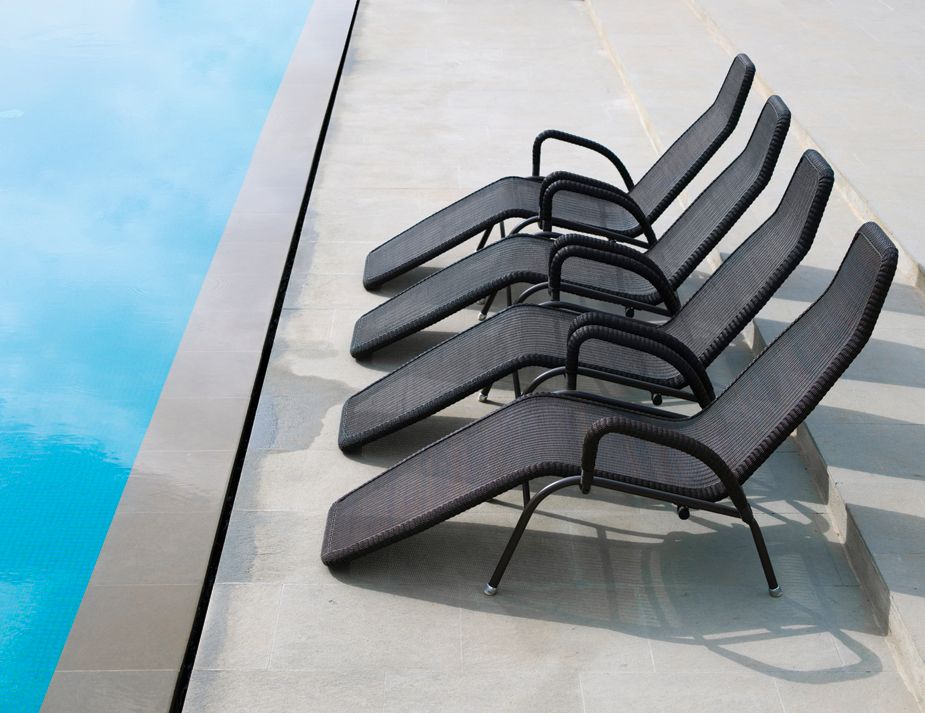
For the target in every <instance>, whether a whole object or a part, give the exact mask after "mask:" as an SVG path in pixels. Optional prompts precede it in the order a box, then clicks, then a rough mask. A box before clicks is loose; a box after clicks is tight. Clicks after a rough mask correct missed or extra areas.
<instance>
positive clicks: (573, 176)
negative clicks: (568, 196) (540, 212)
mask: <svg viewBox="0 0 925 713" xmlns="http://www.w3.org/2000/svg"><path fill="white" fill-rule="evenodd" d="M556 181H575V182H576V183H583V184H584V185H586V186H592V187H594V188H601V189H603V190H605V191H613V192H614V193H619V194H620V195H622V196H626V197H627V198H629V199H630V200H633V198H632V196H630V194H629V193H627V192H626V191H624V190H623V189H622V188H617V187H616V186H614V185H612V184H610V183H607V182H606V181H601V180H598V179H597V178H589V177H588V176H582V175H581V174H580V173H572V172H571V171H553V172H552V173H550V174H549V175H548V176H546V177H545V178H543V181H542V182H541V183H540V200H539V206H538V208H539V207H541V206H542V205H543V198H544V196H545V195H546V191H547V190H548V189H549V187H550V186H551V185H552V184H553V183H555V182H556ZM634 202H635V201H634Z"/></svg>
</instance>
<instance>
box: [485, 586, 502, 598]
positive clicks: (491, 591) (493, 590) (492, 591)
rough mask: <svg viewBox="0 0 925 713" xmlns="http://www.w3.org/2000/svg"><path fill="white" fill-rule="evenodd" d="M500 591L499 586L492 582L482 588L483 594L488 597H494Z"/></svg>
mask: <svg viewBox="0 0 925 713" xmlns="http://www.w3.org/2000/svg"><path fill="white" fill-rule="evenodd" d="M497 593H498V588H497V587H492V586H491V585H490V584H486V585H485V588H484V589H483V590H482V594H484V595H485V596H486V597H493V596H495V595H496V594H497Z"/></svg>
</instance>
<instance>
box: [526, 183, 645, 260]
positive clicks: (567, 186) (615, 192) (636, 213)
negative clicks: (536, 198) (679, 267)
mask: <svg viewBox="0 0 925 713" xmlns="http://www.w3.org/2000/svg"><path fill="white" fill-rule="evenodd" d="M605 185H606V184H605ZM561 191H566V192H568V193H578V194H581V195H585V196H590V197H591V198H597V199H598V200H601V201H607V202H608V203H613V204H615V205H618V206H620V207H621V208H623V210H625V211H626V212H627V213H629V214H630V215H631V216H633V218H635V219H636V222H637V224H638V230H633V231H627V232H626V234H625V235H626V237H633V236H634V235H638V234H639V233H640V232H641V233H643V234H645V236H646V241H647V242H648V244H649V246H650V247H651V246H652V245H655V243H656V242H657V238H656V237H655V231H654V230H652V225H651V224H650V223H649V218H648V216H646V214H645V212H643V210H642V208H640V207H639V204H638V203H637V202H636V201H634V200H633V199H632V198H631V197H630V196H629V195H628V194H627V193H625V192H624V191H621V190H620V189H619V188H614V187H613V186H611V187H609V188H601V187H600V186H598V185H591V184H589V183H588V182H587V179H585V180H584V181H576V180H571V179H562V180H558V181H555V182H553V183H552V184H550V185H549V186H548V187H547V188H546V190H545V191H544V192H543V196H542V202H541V203H540V225H541V226H542V228H543V229H544V230H552V217H553V216H552V203H553V198H555V195H556V194H557V193H559V192H561ZM606 232H607V234H608V235H612V236H613V237H615V238H617V239H620V238H621V237H623V234H622V233H619V232H617V231H611V230H606Z"/></svg>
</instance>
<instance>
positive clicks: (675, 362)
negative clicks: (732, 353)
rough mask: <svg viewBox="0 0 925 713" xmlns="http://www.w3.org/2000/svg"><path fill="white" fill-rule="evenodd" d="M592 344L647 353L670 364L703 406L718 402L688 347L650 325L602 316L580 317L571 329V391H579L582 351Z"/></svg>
mask: <svg viewBox="0 0 925 713" xmlns="http://www.w3.org/2000/svg"><path fill="white" fill-rule="evenodd" d="M589 340H600V341H604V342H609V343H610V344H616V345H618V346H621V347H627V348H629V349H635V350H637V351H642V352H646V353H647V354H651V355H652V356H655V357H658V358H659V359H661V360H662V361H664V362H666V363H668V364H670V365H671V366H673V367H674V368H675V369H677V371H678V373H679V374H681V376H682V377H684V381H685V382H687V384H688V386H690V388H691V391H692V392H693V393H694V396H695V397H696V398H697V402H698V403H699V404H700V405H701V406H706V405H707V404H709V403H710V402H711V401H713V400H714V399H715V398H716V394H715V393H714V392H713V384H712V382H711V381H710V377H709V375H708V374H707V371H706V369H704V368H703V364H701V363H700V360H699V359H698V358H697V357H696V355H695V354H694V353H693V352H692V351H691V350H690V349H689V348H688V346H687V345H686V344H684V343H683V342H681V341H680V340H678V339H677V338H675V337H673V336H671V335H670V334H667V333H666V332H665V331H664V330H661V329H658V328H657V327H653V326H652V325H651V324H646V323H644V322H640V321H638V320H634V319H626V318H625V317H620V316H619V315H611V314H604V313H602V312H587V313H585V314H582V315H579V316H578V317H576V318H575V319H574V321H573V322H572V323H571V325H570V326H569V332H568V344H567V347H566V358H565V375H566V378H567V379H568V388H569V389H575V388H577V383H576V382H577V377H578V371H579V366H578V365H579V362H580V354H581V347H582V345H583V344H584V343H585V342H587V341H589Z"/></svg>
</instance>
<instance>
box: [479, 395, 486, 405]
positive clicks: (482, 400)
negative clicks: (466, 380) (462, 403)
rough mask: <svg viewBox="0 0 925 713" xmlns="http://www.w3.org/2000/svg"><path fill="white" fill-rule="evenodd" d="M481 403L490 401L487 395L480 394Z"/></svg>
mask: <svg viewBox="0 0 925 713" xmlns="http://www.w3.org/2000/svg"><path fill="white" fill-rule="evenodd" d="M479 401H481V402H482V403H485V402H486V401H488V396H486V395H485V394H479Z"/></svg>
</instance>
